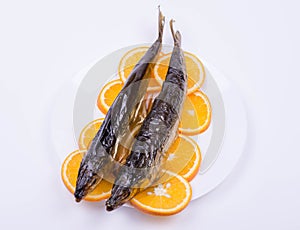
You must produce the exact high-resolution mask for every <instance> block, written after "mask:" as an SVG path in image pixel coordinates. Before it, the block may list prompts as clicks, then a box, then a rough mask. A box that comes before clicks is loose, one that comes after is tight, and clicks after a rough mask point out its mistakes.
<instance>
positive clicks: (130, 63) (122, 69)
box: [118, 46, 163, 91]
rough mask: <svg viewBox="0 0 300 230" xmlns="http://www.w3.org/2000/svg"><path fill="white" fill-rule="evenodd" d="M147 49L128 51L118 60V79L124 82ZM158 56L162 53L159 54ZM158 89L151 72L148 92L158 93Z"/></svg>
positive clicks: (143, 47) (137, 48)
mask: <svg viewBox="0 0 300 230" xmlns="http://www.w3.org/2000/svg"><path fill="white" fill-rule="evenodd" d="M148 49H149V47H145V46H142V47H136V48H134V49H132V50H129V51H128V52H127V53H126V54H125V55H124V56H123V57H122V58H121V60H120V63H119V67H118V71H119V76H120V79H121V81H122V82H123V83H125V82H126V80H127V78H128V76H129V74H130V73H131V71H132V70H133V68H134V66H135V65H136V64H137V63H138V62H139V60H140V59H141V58H142V57H143V56H144V54H145V53H146V52H147V50H148ZM159 55H160V56H162V55H163V53H160V54H159ZM159 89H160V85H159V84H158V82H157V81H156V80H155V78H154V76H153V73H152V72H151V78H150V81H149V85H148V91H158V90H159Z"/></svg>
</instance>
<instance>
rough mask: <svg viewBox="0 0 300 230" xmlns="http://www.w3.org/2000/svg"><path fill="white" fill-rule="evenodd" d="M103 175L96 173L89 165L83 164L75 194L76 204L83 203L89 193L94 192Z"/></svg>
mask: <svg viewBox="0 0 300 230" xmlns="http://www.w3.org/2000/svg"><path fill="white" fill-rule="evenodd" d="M102 177H103V176H102V175H101V174H97V173H95V172H94V171H93V170H91V168H90V167H89V165H88V164H82V165H81V166H80V168H79V171H78V177H77V181H76V189H75V192H74V196H75V200H76V202H79V201H81V200H82V199H83V198H84V197H85V196H86V195H87V194H88V193H90V192H91V191H93V190H94V189H95V187H96V186H97V185H98V184H99V182H100V181H101V180H102Z"/></svg>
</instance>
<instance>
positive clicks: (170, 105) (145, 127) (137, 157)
mask: <svg viewBox="0 0 300 230" xmlns="http://www.w3.org/2000/svg"><path fill="white" fill-rule="evenodd" d="M170 28H171V32H172V35H173V39H174V48H173V51H172V55H171V59H170V63H169V68H168V72H167V75H166V79H165V81H164V84H163V86H162V90H161V92H160V93H159V95H158V96H157V97H156V98H155V100H154V102H153V105H152V108H151V111H150V112H149V114H148V115H147V117H146V118H145V120H144V122H143V124H142V127H141V129H140V131H139V133H138V135H137V136H136V140H135V142H134V144H133V146H132V149H131V152H130V155H129V156H128V157H127V159H126V163H125V165H124V166H123V167H122V168H121V169H120V171H119V173H118V176H117V177H116V179H115V182H114V185H113V188H112V192H111V196H110V198H109V199H108V200H107V201H106V210H107V211H112V210H114V209H116V208H117V207H119V206H121V205H122V204H124V203H125V202H126V201H128V200H130V199H131V198H132V197H133V196H134V195H135V194H136V193H137V192H138V191H140V190H142V189H145V188H146V187H149V186H151V184H153V182H154V181H155V180H157V178H158V176H159V175H160V172H161V169H162V167H161V166H162V164H163V163H164V162H165V160H166V159H167V157H168V156H167V153H166V152H167V150H168V148H169V147H170V145H171V144H172V142H173V141H174V139H175V137H176V135H177V130H178V124H179V119H180V116H181V111H182V107H183V102H184V99H185V96H186V91H187V75H186V69H185V60H184V54H183V51H182V49H181V35H180V33H179V32H178V31H177V32H176V33H174V30H173V20H171V21H170Z"/></svg>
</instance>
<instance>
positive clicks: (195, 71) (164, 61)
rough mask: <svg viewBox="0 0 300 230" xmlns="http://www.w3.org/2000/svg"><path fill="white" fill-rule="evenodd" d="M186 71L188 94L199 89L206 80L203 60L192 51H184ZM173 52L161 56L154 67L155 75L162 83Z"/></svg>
mask: <svg viewBox="0 0 300 230" xmlns="http://www.w3.org/2000/svg"><path fill="white" fill-rule="evenodd" d="M184 57H185V64H186V73H187V76H188V85H187V86H188V90H187V94H191V93H193V92H195V91H196V90H197V89H199V88H200V87H201V86H202V84H203V82H204V80H205V70H204V65H203V64H202V62H201V61H200V60H199V59H198V58H197V57H196V56H195V55H194V54H192V53H189V52H184ZM170 58H171V53H169V54H165V55H164V56H161V57H160V58H159V59H158V61H157V64H156V65H155V67H154V77H155V79H156V80H157V81H158V83H159V84H160V85H162V84H163V82H164V80H165V78H166V74H167V71H168V67H169V62H170Z"/></svg>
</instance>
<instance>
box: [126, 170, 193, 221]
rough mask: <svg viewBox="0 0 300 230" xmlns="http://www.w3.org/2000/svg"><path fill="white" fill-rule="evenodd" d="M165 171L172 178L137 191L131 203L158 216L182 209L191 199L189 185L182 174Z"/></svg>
mask: <svg viewBox="0 0 300 230" xmlns="http://www.w3.org/2000/svg"><path fill="white" fill-rule="evenodd" d="M165 173H166V174H167V176H172V178H171V179H170V180H168V181H166V182H163V183H160V184H158V185H155V186H153V187H149V188H147V189H145V190H143V191H142V192H140V193H138V194H137V195H136V196H135V197H133V198H132V199H131V201H130V202H131V204H132V205H133V206H134V207H136V208H137V209H139V210H141V211H143V212H146V213H149V214H153V215H160V216H167V215H173V214H176V213H178V212H180V211H182V210H183V209H184V208H185V207H186V206H187V205H188V203H189V202H190V200H191V197H192V189H191V186H190V184H189V182H188V181H187V180H185V179H184V178H183V177H182V176H179V175H176V174H175V173H172V172H170V171H165Z"/></svg>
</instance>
